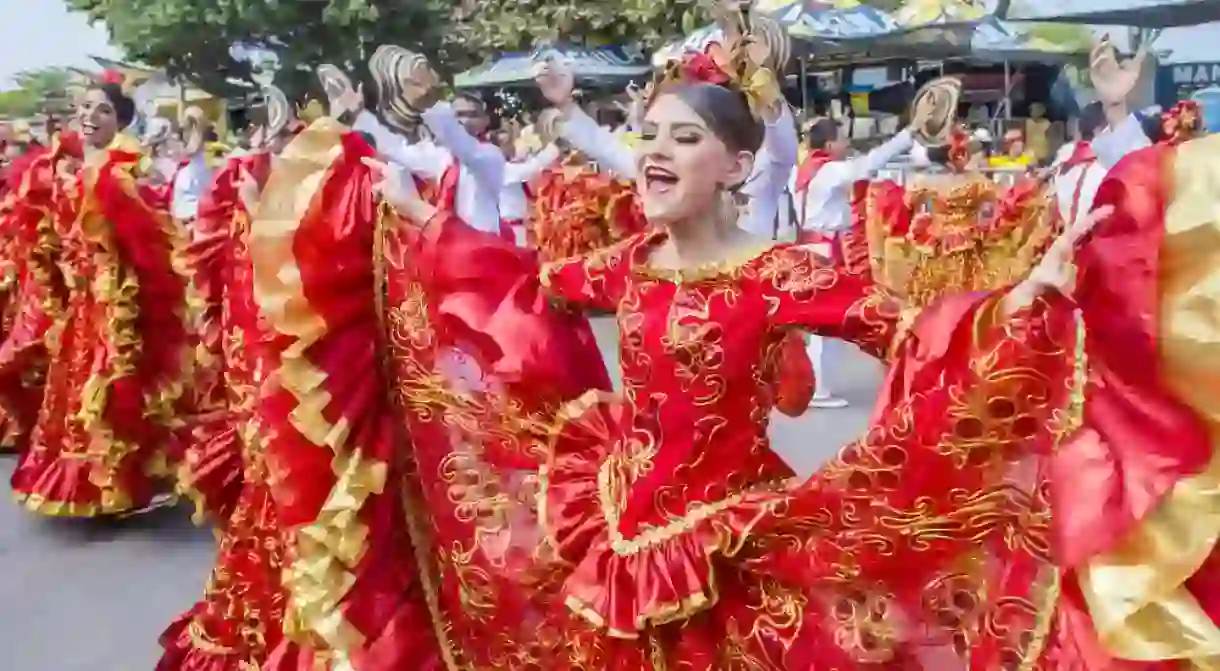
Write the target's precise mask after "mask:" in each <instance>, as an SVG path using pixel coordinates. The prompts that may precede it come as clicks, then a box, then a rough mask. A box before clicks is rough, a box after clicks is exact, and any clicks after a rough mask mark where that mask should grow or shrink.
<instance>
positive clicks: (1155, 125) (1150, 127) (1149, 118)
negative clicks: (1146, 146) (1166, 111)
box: [1135, 112, 1165, 144]
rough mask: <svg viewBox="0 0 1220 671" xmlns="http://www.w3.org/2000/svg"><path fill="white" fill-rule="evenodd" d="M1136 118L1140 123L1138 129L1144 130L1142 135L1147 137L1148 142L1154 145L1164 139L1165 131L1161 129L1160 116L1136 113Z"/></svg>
mask: <svg viewBox="0 0 1220 671" xmlns="http://www.w3.org/2000/svg"><path fill="white" fill-rule="evenodd" d="M1135 116H1136V118H1137V119H1138V120H1139V122H1140V127H1141V128H1143V129H1144V135H1146V136H1148V141H1149V142H1152V143H1153V144H1156V143H1157V142H1160V141H1161V140H1163V139H1164V138H1165V130H1164V129H1163V128H1162V127H1161V115H1160V114H1155V113H1149V112H1137V113H1136V115H1135Z"/></svg>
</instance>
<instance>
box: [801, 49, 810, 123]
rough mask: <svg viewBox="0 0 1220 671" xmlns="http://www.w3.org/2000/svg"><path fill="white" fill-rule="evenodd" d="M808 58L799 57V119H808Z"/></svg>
mask: <svg viewBox="0 0 1220 671" xmlns="http://www.w3.org/2000/svg"><path fill="white" fill-rule="evenodd" d="M808 77H809V57H808V56H805V55H803V54H802V55H801V118H802V119H808V118H809V81H808Z"/></svg>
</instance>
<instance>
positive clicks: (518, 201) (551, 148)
mask: <svg viewBox="0 0 1220 671" xmlns="http://www.w3.org/2000/svg"><path fill="white" fill-rule="evenodd" d="M558 160H559V148H558V147H556V146H555V145H554V144H549V145H547V146H546V147H545V148H543V150H542V151H540V152H538V153H536V154H534V155H533V156H530V157H529V158H527V159H525V160H524V161H514V162H512V163H509V164H507V165H505V166H504V188H503V189H502V190H501V191H500V216H502V217H504V218H505V219H507V220H509V221H521V220H524V219H525V218H526V217H527V216H528V215H529V201H528V199H527V198H526V197H525V188H524V185H526V184H529V183H530V182H532V181H534V179H535V178H537V177H538V175H540V174H542V171H543V170H546V169H547V168H548V167H549V166H551V165H552V164H554V163H555V161H558Z"/></svg>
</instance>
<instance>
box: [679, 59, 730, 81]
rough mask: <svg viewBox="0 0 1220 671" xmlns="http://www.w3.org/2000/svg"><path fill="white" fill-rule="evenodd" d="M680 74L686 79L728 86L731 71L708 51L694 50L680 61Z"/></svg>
mask: <svg viewBox="0 0 1220 671" xmlns="http://www.w3.org/2000/svg"><path fill="white" fill-rule="evenodd" d="M678 68H679V72H680V76H681V78H682V79H683V80H684V81H695V82H703V83H705V84H714V85H716V86H728V85H729V83H730V78H729V73H728V72H726V71H725V70H724V69H723V68H722V67H720V64H719V63H717V62H716V60H715V59H713V58H712V56H711V53H710V52H708V51H692V52H690V53H688V54H687V55H686V57H685V58H683V59H682V60H681V61H679V62H678Z"/></svg>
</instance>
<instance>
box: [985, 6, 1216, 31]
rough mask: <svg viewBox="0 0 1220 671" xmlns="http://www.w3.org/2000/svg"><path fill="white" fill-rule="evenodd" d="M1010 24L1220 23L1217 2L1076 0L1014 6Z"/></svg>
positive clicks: (1168, 25) (1169, 25)
mask: <svg viewBox="0 0 1220 671" xmlns="http://www.w3.org/2000/svg"><path fill="white" fill-rule="evenodd" d="M1014 5H1015V6H1014V7H1013V8H1012V9H1011V10H1010V11H1009V12H1008V16H1007V17H1006V18H1008V19H1009V20H1011V21H1047V22H1056V23H1089V24H1103V25H1116V26H1138V27H1140V28H1172V27H1176V26H1194V25H1198V24H1201V23H1211V22H1213V21H1220V2H1217V1H1216V0H1144V1H1143V2H1132V1H1131V0H1077V1H1074V2H1040V3H1032V2H1023V3H1014Z"/></svg>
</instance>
